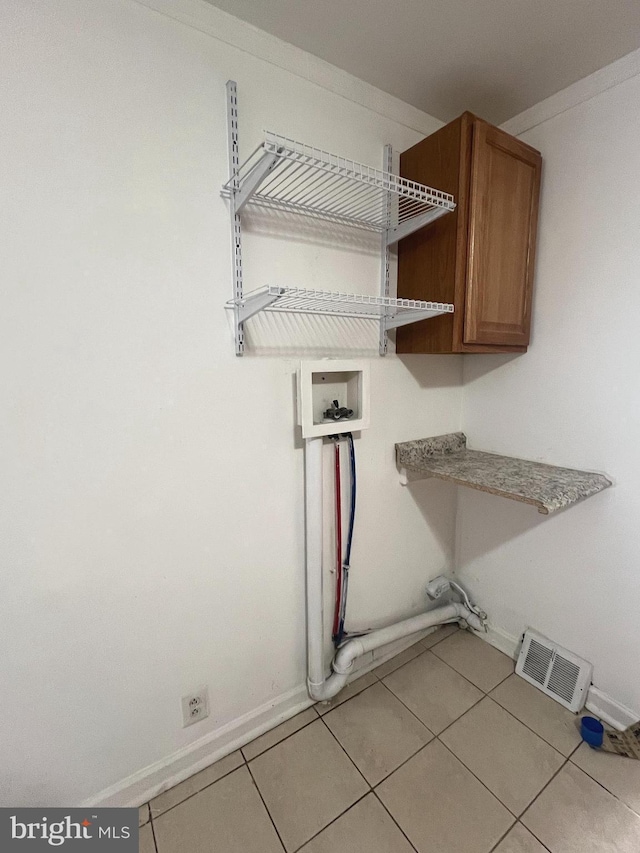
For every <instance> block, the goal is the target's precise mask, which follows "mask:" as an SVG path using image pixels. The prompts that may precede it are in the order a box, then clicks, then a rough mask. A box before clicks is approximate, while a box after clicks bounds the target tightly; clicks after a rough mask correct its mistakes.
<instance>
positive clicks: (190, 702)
mask: <svg viewBox="0 0 640 853" xmlns="http://www.w3.org/2000/svg"><path fill="white" fill-rule="evenodd" d="M208 716H209V689H208V688H207V687H201V688H200V689H199V690H196V692H195V693H190V694H189V695H188V696H183V697H182V727H183V728H186V727H187V726H192V725H193V724H194V723H199V722H200V720H204V719H205V718H206V717H208Z"/></svg>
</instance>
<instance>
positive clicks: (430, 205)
mask: <svg viewBox="0 0 640 853" xmlns="http://www.w3.org/2000/svg"><path fill="white" fill-rule="evenodd" d="M222 195H223V196H225V197H229V196H231V195H233V196H234V197H235V203H236V213H239V212H240V211H241V210H242V208H243V207H244V205H245V204H247V203H249V202H251V204H252V205H257V206H259V207H267V208H272V209H278V210H285V211H288V212H293V213H298V214H302V215H305V216H312V217H315V218H319V219H325V220H329V221H331V222H336V223H339V224H342V225H350V226H353V227H356V228H363V229H366V230H368V231H377V232H380V233H386V242H387V244H388V245H389V244H391V243H394V242H396V241H397V240H400V239H401V238H402V237H405V236H407V235H408V234H410V233H412V232H413V231H415V230H417V229H418V228H422V227H423V226H424V225H427V224H428V223H429V222H432V221H433V220H434V219H437V218H438V217H440V216H442V215H444V214H446V213H449V212H450V211H452V210H454V209H455V203H454V200H453V196H452V195H450V194H449V193H445V192H441V191H440V190H435V189H432V188H431V187H427V186H424V185H423V184H418V183H416V182H415V181H409V180H407V179H406V178H401V177H399V176H397V175H393V174H391V173H390V172H384V171H381V170H380V169H375V168H373V167H372V166H365V165H363V164H362V163H356V162H354V161H353V160H347V159H346V158H344V157H338V156H336V155H335V154H329V153H328V152H326V151H322V150H321V149H319V148H314V147H312V146H310V145H304V144H303V143H300V142H296V141H294V140H293V139H288V138H287V137H284V136H279V135H278V134H275V133H270V132H266V134H265V139H264V141H263V142H262V143H261V144H260V145H259V146H258V147H257V148H256V149H255V150H254V151H253V153H252V154H251V156H250V157H249V158H248V159H247V160H246V161H245V162H244V163H243V164H242V165H240V166H239V167H238V169H237V170H236V172H235V174H234V175H233V176H232V177H231V178H230V179H229V180H228V181H227V183H226V184H224V186H223V188H222Z"/></svg>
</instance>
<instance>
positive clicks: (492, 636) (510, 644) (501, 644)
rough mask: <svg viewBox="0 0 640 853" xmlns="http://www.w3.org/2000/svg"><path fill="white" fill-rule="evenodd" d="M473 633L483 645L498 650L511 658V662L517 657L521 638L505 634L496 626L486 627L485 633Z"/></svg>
mask: <svg viewBox="0 0 640 853" xmlns="http://www.w3.org/2000/svg"><path fill="white" fill-rule="evenodd" d="M473 633H474V634H475V635H476V637H480V639H481V640H484V641H485V643H489V645H491V646H493V647H494V648H496V649H498V651H500V652H503V653H504V654H505V655H507V656H508V657H510V658H513V660H515V659H516V658H517V657H518V653H519V651H520V644H521V643H522V637H514V636H513V635H512V634H507V632H506V631H503V630H502V628H498V627H497V626H496V625H488V626H487V631H486V633H485V632H484V631H474V632H473Z"/></svg>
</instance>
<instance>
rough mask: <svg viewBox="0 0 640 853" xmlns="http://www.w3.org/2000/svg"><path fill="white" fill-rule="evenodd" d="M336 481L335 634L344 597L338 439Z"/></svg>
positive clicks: (338, 446)
mask: <svg viewBox="0 0 640 853" xmlns="http://www.w3.org/2000/svg"><path fill="white" fill-rule="evenodd" d="M334 460H335V483H336V607H335V612H334V616H333V636H334V638H335V637H337V636H338V632H339V630H340V603H341V597H342V501H341V496H340V443H339V442H338V441H336V443H335V451H334Z"/></svg>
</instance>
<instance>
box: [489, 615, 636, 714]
mask: <svg viewBox="0 0 640 853" xmlns="http://www.w3.org/2000/svg"><path fill="white" fill-rule="evenodd" d="M474 634H475V635H476V636H477V637H480V639H481V640H484V641H485V643H490V645H492V646H495V648H496V649H499V650H500V651H501V652H504V654H505V655H508V656H509V657H510V658H513V659H514V660H516V658H517V657H518V653H519V652H520V645H521V643H522V637H514V636H513V635H512V634H508V633H507V632H506V631H503V630H502V629H501V628H498V627H496V626H495V625H490V626H489V630H488V631H487V633H486V634H484V633H481V632H477V631H474ZM585 708H586V709H587V710H588V711H591V713H592V714H595V715H596V716H597V717H599V718H600V719H601V720H604V722H605V723H608V725H610V726H612V727H613V728H614V729H617V730H618V731H623V730H624V729H626V728H628V727H629V726H631V725H633V724H634V723H636V722H637V721H638V719H639V718H640V714H636V713H634V712H633V711H632V710H631V709H630V708H627V706H626V705H623V704H622V702H618V701H617V699H614V698H613V697H612V696H609V695H607V694H606V693H604V692H603V691H602V690H599V689H598V688H597V687H594V686H593V685H591V687H590V688H589V692H588V694H587V701H586V703H585Z"/></svg>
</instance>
